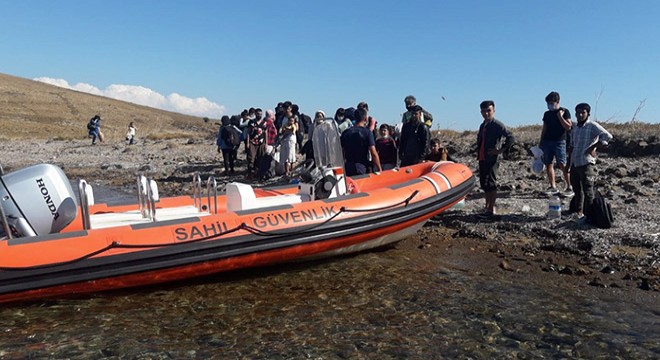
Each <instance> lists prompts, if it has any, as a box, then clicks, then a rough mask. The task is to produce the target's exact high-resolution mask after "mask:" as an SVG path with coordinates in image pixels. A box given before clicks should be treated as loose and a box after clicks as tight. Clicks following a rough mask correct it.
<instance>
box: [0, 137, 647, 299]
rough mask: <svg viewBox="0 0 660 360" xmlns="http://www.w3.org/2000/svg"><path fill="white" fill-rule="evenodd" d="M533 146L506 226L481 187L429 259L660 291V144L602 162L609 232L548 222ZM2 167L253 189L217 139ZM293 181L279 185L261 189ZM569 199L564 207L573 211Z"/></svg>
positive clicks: (36, 146)
mask: <svg viewBox="0 0 660 360" xmlns="http://www.w3.org/2000/svg"><path fill="white" fill-rule="evenodd" d="M471 139H472V137H471V136H465V134H464V135H463V136H461V137H455V138H451V139H448V141H447V144H448V145H447V146H448V148H449V149H450V155H451V156H452V157H453V158H454V159H456V160H457V161H460V162H463V163H466V164H467V165H468V166H470V168H472V169H476V168H477V166H476V165H477V164H476V161H475V160H474V156H473V154H472V153H471V149H470V141H469V140H471ZM530 145H531V141H529V143H527V142H526V141H525V139H522V141H520V142H519V144H518V145H517V146H516V147H515V148H514V149H513V151H512V152H511V153H509V154H507V156H506V157H505V159H504V160H503V161H502V163H501V166H500V184H501V186H500V192H499V197H498V201H497V206H498V213H499V214H500V215H501V218H500V219H499V220H497V221H484V220H481V219H479V218H478V217H477V216H476V214H477V213H478V212H479V211H480V210H481V208H482V207H483V203H484V201H483V199H482V197H483V193H482V192H481V190H480V189H478V188H475V189H474V191H473V192H472V193H471V194H470V195H469V196H468V199H467V201H466V205H465V207H464V208H463V209H461V210H458V211H450V212H447V213H445V214H442V215H440V216H438V217H436V218H434V219H432V220H431V221H430V222H429V224H428V225H427V226H425V227H424V228H423V230H422V231H420V232H419V233H418V234H417V235H416V236H415V237H414V238H413V239H409V240H408V241H412V242H413V243H415V244H418V247H419V249H420V251H432V252H434V253H437V255H438V256H442V249H441V246H439V245H440V244H444V245H446V244H447V243H451V244H452V246H454V245H455V246H471V248H472V247H474V248H480V249H481V251H482V253H484V254H490V255H484V256H491V255H492V256H495V257H496V258H497V259H498V260H497V268H496V269H491V268H492V267H493V265H492V263H491V262H484V265H483V266H484V267H486V268H485V269H483V271H496V270H497V271H515V272H529V273H530V274H544V273H555V274H557V275H558V276H562V277H564V278H566V279H571V281H573V282H576V283H580V284H584V285H585V286H587V285H591V286H595V287H602V288H622V289H630V291H639V290H647V291H653V292H656V293H658V292H660V212H658V211H657V205H656V204H657V203H658V200H660V167H658V163H659V160H660V157H659V156H658V153H660V146H658V143H657V139H655V140H654V138H650V139H643V140H635V141H631V140H618V142H617V143H614V144H613V146H612V147H611V150H610V152H609V153H608V154H603V155H601V157H600V159H599V162H598V165H597V166H598V176H599V178H598V181H597V184H598V188H599V189H600V191H601V193H602V194H603V195H604V196H605V197H606V198H607V199H608V200H609V201H610V202H611V204H612V207H613V210H614V214H615V220H616V222H615V226H614V227H613V228H611V229H607V230H604V229H597V228H595V227H592V226H590V225H581V224H579V223H578V222H577V221H576V219H575V218H574V217H572V216H570V215H567V216H562V218H561V219H557V220H550V219H547V218H546V216H545V213H546V211H547V206H548V198H547V197H546V196H545V195H544V193H543V192H542V189H544V188H545V187H546V186H547V180H546V179H545V178H544V176H539V175H536V174H533V173H532V172H531V171H530V170H529V163H528V161H529V157H528V155H527V153H526V150H525V149H526V148H528V147H529V146H530ZM622 154H625V155H626V156H622ZM243 158H244V156H242V154H240V155H239V165H243V166H242V167H240V168H239V169H244V161H243V160H242V159H243ZM0 162H1V163H0V164H1V165H2V166H3V168H4V170H5V172H10V171H13V170H17V169H19V168H22V167H24V166H28V165H32V164H38V163H53V164H56V165H59V166H61V167H62V168H63V169H64V171H65V173H66V174H67V175H68V176H69V177H70V178H71V179H76V178H84V179H86V180H87V181H88V182H90V183H91V184H95V185H100V186H104V187H114V188H121V189H124V190H126V191H127V192H133V193H134V192H135V190H134V179H135V175H136V174H137V173H143V174H145V175H147V176H149V177H152V178H154V179H155V180H156V181H157V182H158V184H159V187H160V193H161V194H162V195H178V194H188V193H191V192H192V189H191V179H192V174H193V173H194V172H196V171H199V172H200V173H201V176H202V178H203V179H206V178H207V177H208V176H210V175H214V176H215V177H216V179H217V180H218V183H219V186H220V187H221V188H222V187H223V186H224V184H225V183H227V182H230V181H242V182H250V180H248V179H245V178H244V175H243V174H242V173H241V172H240V170H239V174H238V175H235V176H233V177H232V178H229V177H227V176H224V175H222V174H221V173H222V170H223V169H222V164H221V156H220V154H218V153H217V152H216V151H215V147H214V146H213V140H210V139H185V138H182V139H167V140H150V139H144V140H143V141H141V142H139V143H138V144H137V145H133V146H127V145H126V144H125V143H124V142H123V141H116V142H112V140H110V142H109V143H105V144H100V145H96V146H91V145H90V141H89V140H87V139H85V140H78V139H73V140H47V141H39V140H14V141H12V142H10V143H5V146H3V148H2V149H1V150H0ZM283 181H284V180H283V179H281V178H279V177H276V178H274V179H271V180H269V181H267V182H266V183H262V184H260V185H270V184H278V183H282V182H283ZM559 186H563V184H561V183H560V184H559ZM568 200H569V199H563V200H562V206H563V208H567V206H568ZM466 244H469V245H466ZM474 244H480V245H481V246H475V245H474ZM471 248H470V249H471ZM480 256H481V255H480ZM522 265H524V266H522ZM488 267H491V268H488Z"/></svg>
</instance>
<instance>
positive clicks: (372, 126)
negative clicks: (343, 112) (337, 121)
mask: <svg viewBox="0 0 660 360" xmlns="http://www.w3.org/2000/svg"><path fill="white" fill-rule="evenodd" d="M357 108H358V109H363V110H365V111H366V112H367V129H369V131H371V133H372V134H374V139H375V138H376V137H377V136H378V131H377V130H376V129H377V128H376V124H378V121H376V119H375V118H374V117H373V116H369V104H367V103H366V102H364V101H362V102H360V103H359V104H358V105H357Z"/></svg>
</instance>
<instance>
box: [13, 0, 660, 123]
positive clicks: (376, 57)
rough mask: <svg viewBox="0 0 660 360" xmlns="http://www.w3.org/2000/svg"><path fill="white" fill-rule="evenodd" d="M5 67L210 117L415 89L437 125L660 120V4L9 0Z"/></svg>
mask: <svg viewBox="0 0 660 360" xmlns="http://www.w3.org/2000/svg"><path fill="white" fill-rule="evenodd" d="M0 4H1V5H2V6H1V8H2V11H0V73H5V74H9V75H13V76H18V77H22V78H27V79H35V80H37V79H38V80H39V81H44V82H48V83H51V84H56V85H58V86H63V87H68V88H73V89H76V90H80V91H86V92H90V93H94V94H97V95H103V96H108V97H113V98H118V99H121V100H125V101H131V102H134V103H138V104H142V105H148V106H153V107H157V108H162V109H166V110H171V111H177V112H181V113H185V114H190V115H196V116H201V117H210V118H213V119H218V118H220V117H221V116H222V115H233V114H238V113H240V112H241V111H242V110H243V109H246V108H250V107H260V108H262V109H264V110H265V109H268V108H274V107H275V105H276V104H277V103H278V102H281V101H285V100H290V101H292V102H293V103H296V104H298V105H299V106H300V109H301V111H302V112H303V113H306V114H310V115H313V114H314V112H315V111H316V110H324V111H325V112H326V114H328V115H330V116H331V115H333V114H334V112H335V110H336V109H337V108H338V107H349V106H356V105H357V103H358V102H360V101H366V102H367V103H368V104H369V109H370V115H372V116H374V117H375V118H376V119H377V120H378V121H379V123H389V124H394V123H397V122H399V121H400V119H401V114H402V113H403V112H404V111H405V108H404V103H403V99H404V97H405V96H406V95H414V96H415V97H416V98H417V102H418V104H420V105H421V106H423V107H424V109H426V110H428V111H430V112H431V113H432V114H433V116H434V119H435V121H434V125H433V128H434V129H453V130H474V129H476V128H478V126H479V124H480V122H481V121H482V118H481V115H480V113H479V103H480V102H481V101H482V100H485V99H491V100H494V101H495V104H496V114H495V115H496V117H497V118H498V119H499V120H501V121H502V122H504V123H505V124H506V125H508V126H512V127H515V126H521V125H533V124H540V123H541V118H542V115H543V112H544V111H545V110H546V104H545V100H544V99H545V96H546V95H547V94H548V93H549V92H550V91H558V92H559V93H560V94H561V105H562V106H564V107H566V108H568V109H569V110H570V111H571V113H573V112H574V111H573V110H574V108H575V105H576V104H577V103H580V102H587V103H590V104H591V106H592V118H595V119H597V120H600V121H609V122H618V123H623V122H627V121H630V120H631V119H632V118H633V116H634V113H635V112H636V110H639V111H638V114H637V115H636V117H635V119H636V120H639V121H644V122H651V123H658V122H660V116H658V113H659V112H660V84H659V82H660V46H659V45H660V26H658V24H657V16H659V15H660V1H654V0H639V1H620V0H617V1H612V0H601V1H588V0H584V1H581V0H555V1H552V2H547V1H530V0H501V1H495V0H490V1H482V0H460V1H459V0H456V1H431V0H429V1H421V0H419V1H418V0H409V1H391V0H379V1H371V0H369V1H359V0H354V1H343V0H339V1H315V0H300V1H296V0H279V1H266V0H264V1H256V0H242V1H217V0H216V1H206V0H188V1H183V0H167V1H165V0H113V1H102V0H81V1H73V0H60V1H52V0H46V1H36V0H21V1H13V0H0Z"/></svg>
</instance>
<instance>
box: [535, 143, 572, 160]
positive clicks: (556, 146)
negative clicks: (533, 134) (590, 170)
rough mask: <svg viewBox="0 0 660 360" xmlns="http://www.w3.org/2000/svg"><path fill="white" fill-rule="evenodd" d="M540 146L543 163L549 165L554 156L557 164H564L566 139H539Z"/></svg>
mask: <svg viewBox="0 0 660 360" xmlns="http://www.w3.org/2000/svg"><path fill="white" fill-rule="evenodd" d="M540 147H541V150H543V164H545V165H546V166H547V165H550V164H552V162H553V161H554V159H555V158H556V159H557V163H558V164H562V165H566V140H559V141H550V140H541V144H540Z"/></svg>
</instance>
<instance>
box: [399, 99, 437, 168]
mask: <svg viewBox="0 0 660 360" xmlns="http://www.w3.org/2000/svg"><path fill="white" fill-rule="evenodd" d="M409 111H410V112H411V113H412V117H411V118H410V120H408V122H406V123H405V124H403V128H401V138H400V139H399V159H400V160H401V166H408V165H414V164H419V163H420V162H422V161H423V160H424V158H425V157H426V155H428V153H429V143H430V140H431V132H430V131H429V128H428V127H427V126H426V125H425V124H424V123H423V122H422V116H423V115H422V107H421V106H419V105H415V106H413V107H411V108H410V110H409Z"/></svg>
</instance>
